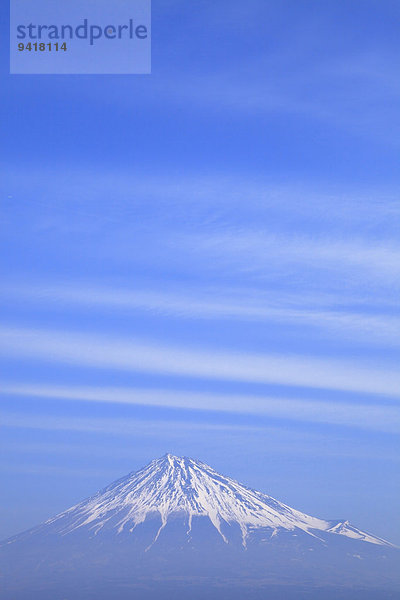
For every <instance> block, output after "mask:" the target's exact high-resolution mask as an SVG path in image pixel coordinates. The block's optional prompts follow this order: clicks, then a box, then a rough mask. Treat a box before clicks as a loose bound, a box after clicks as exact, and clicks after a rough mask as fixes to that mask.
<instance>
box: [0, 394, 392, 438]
mask: <svg viewBox="0 0 400 600" xmlns="http://www.w3.org/2000/svg"><path fill="white" fill-rule="evenodd" d="M0 393H2V394H4V395H11V396H24V397H27V398H50V399H53V400H73V401H83V402H105V403H109V404H130V405H149V406H153V407H169V408H182V409H197V410H205V411H212V412H214V411H223V412H227V413H241V414H250V415H262V416H269V417H275V418H284V419H289V420H292V421H302V422H311V423H328V424H334V425H344V426H349V427H356V428H361V429H371V430H376V431H385V432H388V433H400V407H399V406H392V405H389V406H387V405H380V404H371V403H369V404H366V403H359V404H354V403H349V402H346V403H343V402H332V401H323V400H307V399H304V398H284V397H283V398H281V397H279V398H278V397H270V396H255V395H249V394H247V395H237V394H215V393H199V392H193V391H182V390H170V389H168V390H167V389H136V388H120V387H114V388H109V387H101V388H99V387H93V386H92V387H89V386H86V387H85V386H75V387H74V386H51V385H43V384H29V383H28V384H16V383H8V384H7V383H5V384H1V385H0Z"/></svg>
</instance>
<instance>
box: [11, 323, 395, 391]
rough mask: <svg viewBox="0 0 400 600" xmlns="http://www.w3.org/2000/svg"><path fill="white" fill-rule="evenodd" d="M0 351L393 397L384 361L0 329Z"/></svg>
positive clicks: (121, 367)
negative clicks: (227, 349)
mask: <svg viewBox="0 0 400 600" xmlns="http://www.w3.org/2000/svg"><path fill="white" fill-rule="evenodd" d="M0 334H1V341H0V353H1V354H2V355H3V356H8V357H14V358H24V357H26V358H34V359H36V360H41V361H45V362H49V363H52V362H56V363H65V364H71V365H78V366H86V367H92V368H107V369H117V370H123V371H138V372H145V373H159V374H164V375H174V376H181V377H195V378H205V379H211V380H224V381H243V382H253V383H275V384H282V385H291V386H305V387H311V388H326V389H332V390H346V391H353V392H366V393H371V394H374V393H375V394H383V395H387V396H393V397H398V396H399V390H400V373H399V371H398V369H395V368H394V367H393V368H391V367H390V366H389V365H386V366H385V367H383V366H374V364H371V362H369V363H364V364H363V363H362V362H360V361H358V362H355V361H350V360H346V361H345V360H338V359H331V358H316V357H313V356H303V355H278V354H250V353H248V354H242V353H238V352H232V351H231V352H229V351H226V352H223V351H220V352H218V351H215V350H204V349H203V350H198V349H194V348H190V347H182V346H172V345H171V346H162V345H159V344H157V343H154V342H153V343H151V342H144V341H142V340H132V339H120V338H111V337H106V336H103V337H102V336H96V335H89V334H85V335H83V334H74V333H71V332H62V331H59V332H57V331H46V330H40V329H17V328H7V327H2V328H1V329H0Z"/></svg>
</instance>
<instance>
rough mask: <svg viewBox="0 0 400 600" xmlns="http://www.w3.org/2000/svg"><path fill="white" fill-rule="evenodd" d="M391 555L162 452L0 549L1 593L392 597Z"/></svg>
mask: <svg viewBox="0 0 400 600" xmlns="http://www.w3.org/2000/svg"><path fill="white" fill-rule="evenodd" d="M399 554H400V552H399V550H398V549H397V548H395V547H394V546H392V545H391V544H390V543H389V542H386V541H385V540H383V539H381V538H379V537H376V536H374V535H372V534H369V533H366V532H364V531H361V530H359V529H357V528H356V527H354V526H352V525H350V524H349V523H348V521H340V520H339V521H338V520H336V521H328V520H324V519H320V518H317V517H312V516H309V515H307V514H305V513H302V512H300V511H298V510H295V509H292V508H290V507H289V506H287V505H285V504H283V503H281V502H279V501H277V500H275V499H274V498H271V497H270V496H267V495H266V494H263V493H261V492H257V491H254V490H252V489H249V488H247V487H245V486H243V485H241V484H240V483H238V482H237V481H235V480H233V479H231V478H229V477H224V476H222V475H220V474H219V473H217V472H216V471H215V470H214V469H212V468H211V467H209V466H208V465H206V464H204V463H202V462H200V461H197V460H193V459H190V458H186V457H185V458H181V457H177V456H173V455H171V454H166V455H165V456H163V457H161V458H159V459H156V460H153V461H152V462H151V463H150V464H149V465H147V466H146V467H144V468H143V469H141V470H139V471H137V472H133V473H130V474H129V475H127V476H126V477H123V478H122V479H119V480H118V481H116V482H114V483H112V484H111V485H109V486H108V487H106V488H104V489H103V490H101V491H99V492H98V493H97V494H95V495H94V496H92V497H91V498H89V499H87V500H84V501H83V502H81V503H80V504H78V505H76V506H73V507H72V508H70V509H68V510H66V511H65V512H63V513H61V514H59V515H57V516H55V517H54V518H52V519H49V520H48V521H46V522H45V523H43V524H42V525H39V526H38V527H36V528H34V529H31V530H29V531H27V532H25V533H22V534H19V535H17V536H15V537H13V538H11V539H9V540H6V541H5V542H3V543H2V544H1V546H0V560H1V562H0V569H1V571H0V574H1V578H2V580H3V583H4V586H3V589H4V590H5V591H4V593H3V595H1V596H0V597H1V598H7V599H11V598H13V599H15V600H17V599H19V598H21V599H25V598H28V597H29V598H32V599H36V598H38V599H39V598H40V599H45V598H46V599H47V598H52V599H54V600H57V599H58V598H60V599H64V598H69V597H74V598H82V599H83V598H85V599H89V598H92V597H93V598H98V599H100V598H101V599H103V598H104V599H105V598H117V599H120V598H121V599H124V600H125V599H127V598H138V599H139V600H140V599H141V598H152V599H153V598H154V599H155V598H157V599H164V598H172V597H176V596H178V597H180V598H197V597H198V598H204V599H205V600H207V598H225V597H227V598H228V597H229V598H231V599H233V598H239V597H241V598H242V597H246V598H252V599H253V598H254V599H255V598H257V599H258V598H260V599H261V598H269V599H270V600H275V598H276V599H278V598H292V597H293V598H303V597H304V598H310V599H311V598H312V599H313V600H314V599H319V598H321V599H322V598H324V599H325V598H331V597H332V598H352V599H356V598H357V599H358V598H360V599H361V598H365V599H367V598H368V599H371V600H372V599H381V598H382V599H383V598H385V599H386V598H394V597H395V594H396V590H397V591H398V590H399V589H400V586H399V578H398V577H397V575H396V572H397V571H398V568H396V567H398V566H399Z"/></svg>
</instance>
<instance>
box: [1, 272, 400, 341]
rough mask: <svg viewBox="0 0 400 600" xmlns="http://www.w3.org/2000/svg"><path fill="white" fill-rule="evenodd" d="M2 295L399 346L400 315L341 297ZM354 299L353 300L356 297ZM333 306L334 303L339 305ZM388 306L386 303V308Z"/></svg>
mask: <svg viewBox="0 0 400 600" xmlns="http://www.w3.org/2000/svg"><path fill="white" fill-rule="evenodd" d="M3 298H4V299H6V298H8V299H11V300H12V301H16V300H21V299H22V300H23V301H26V300H29V302H30V303H32V302H35V301H36V302H38V303H40V305H41V306H48V307H53V308H54V307H57V306H58V307H60V306H63V307H64V306H67V307H69V308H73V309H84V310H85V309H89V308H90V309H94V308H98V309H116V310H125V311H126V310H128V311H145V312H150V313H154V314H160V315H165V316H170V315H172V316H177V317H183V318H195V319H213V320H220V319H222V320H224V319H228V320H238V321H259V322H266V323H270V322H277V323H293V324H295V325H298V326H303V327H307V328H309V327H312V328H314V329H317V330H318V331H319V332H320V334H322V335H324V334H325V335H326V334H327V333H328V334H329V333H332V332H333V333H335V334H336V335H339V336H341V337H344V338H351V339H353V340H354V339H355V338H356V339H363V340H364V341H367V342H368V344H369V345H371V344H373V343H386V344H390V345H395V346H398V345H399V344H400V318H399V317H396V316H394V315H391V314H387V313H386V314H385V312H379V310H376V312H375V314H368V313H366V312H363V311H362V310H360V307H359V310H358V311H355V310H354V309H353V310H350V309H349V308H347V307H341V309H340V310H338V306H339V305H340V299H339V298H337V297H329V296H328V295H321V294H314V295H313V296H312V297H310V296H309V297H307V296H305V295H304V294H298V295H294V294H284V293H280V294H279V293H277V292H275V293H274V292H272V291H271V292H270V293H266V292H263V291H261V290H259V289H257V288H255V289H238V288H236V289H235V288H229V287H227V288H215V287H213V288H206V289H201V288H200V289H197V290H196V292H195V293H194V292H190V291H187V290H183V289H180V290H179V289H178V290H175V291H171V292H168V291H167V290H162V291H158V290H152V291H149V290H143V289H131V290H129V289H123V288H119V289H118V288H116V287H113V288H104V287H85V286H84V285H80V286H77V285H76V284H75V285H71V284H68V285H65V284H64V285H63V284H59V285H54V284H53V285H48V284H42V285H40V286H35V285H31V286H27V285H26V284H24V285H4V286H3ZM341 300H342V302H343V304H345V303H346V301H347V302H349V301H350V299H349V298H346V296H345V295H344V296H343V298H342V299H341ZM351 300H353V301H354V297H353V298H351ZM329 304H331V305H333V304H334V305H335V307H336V309H335V308H333V306H329ZM385 308H386V309H387V306H384V307H381V309H385ZM378 309H379V305H378Z"/></svg>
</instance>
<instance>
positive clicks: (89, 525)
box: [45, 454, 387, 546]
mask: <svg viewBox="0 0 400 600" xmlns="http://www.w3.org/2000/svg"><path fill="white" fill-rule="evenodd" d="M179 515H180V516H183V517H184V518H185V520H186V521H187V526H188V534H189V533H190V531H191V528H192V521H193V518H194V517H196V518H197V517H204V518H208V519H209V520H210V522H211V523H212V525H213V526H214V527H215V529H216V530H217V531H218V533H219V534H220V536H221V537H222V538H223V540H224V541H225V542H227V543H228V540H227V538H226V535H225V533H224V531H223V529H224V527H223V526H226V525H232V524H237V525H238V526H239V528H240V530H241V533H242V541H243V545H244V546H246V539H247V537H248V535H249V533H250V532H251V531H254V530H256V529H260V528H270V529H271V530H272V533H271V535H274V534H276V532H278V531H280V530H288V531H294V530H296V529H297V530H302V531H304V532H306V533H308V534H310V535H312V536H317V537H318V532H322V531H323V532H329V533H332V534H336V535H341V536H346V537H350V538H353V539H359V540H363V541H366V542H370V543H373V544H380V545H386V544H387V542H385V541H384V540H381V539H379V538H376V537H374V536H372V535H369V534H367V533H364V532H362V531H360V530H358V529H356V528H355V527H352V526H351V525H350V524H349V523H348V522H347V521H345V522H338V521H336V522H333V521H325V520H323V519H319V518H316V517H312V516H310V515H307V514H305V513H302V512H300V511H297V510H295V509H293V508H290V507H289V506H287V505H286V504H283V503H281V502H279V501H277V500H275V499H274V498H272V497H270V496H268V495H266V494H263V493H261V492H257V491H255V490H252V489H250V488H247V487H245V486H243V485H241V484H240V483H238V482H237V481H235V480H234V479H231V478H230V477H225V476H223V475H220V474H219V473H218V472H217V471H215V470H214V469H213V468H211V467H210V466H208V465H207V464H205V463H203V462H201V461H198V460H194V459H191V458H187V457H179V456H174V455H172V454H165V455H164V456H162V457H161V458H158V459H155V460H153V461H152V462H150V463H149V464H148V465H147V466H145V467H144V468H142V469H140V470H139V471H136V472H132V473H130V474H128V475H127V476H126V477H123V478H121V479H119V480H118V481H116V482H114V483H112V484H111V485H109V486H108V487H106V488H105V489H103V490H101V491H99V492H98V493H97V494H96V495H94V496H92V497H91V498H89V499H87V500H85V501H83V502H81V503H80V504H78V505H76V506H74V507H72V508H71V509H69V510H68V511H65V512H64V513H61V514H60V515H57V516H56V517H54V518H53V519H50V520H49V521H47V523H46V524H45V525H49V524H52V525H53V529H54V526H56V528H57V530H58V531H59V533H61V534H63V535H65V534H69V533H71V532H73V531H76V530H78V529H82V528H84V529H88V530H90V532H91V533H92V534H93V535H97V534H98V533H99V532H101V531H102V530H110V529H112V530H114V531H115V532H116V533H117V534H121V533H123V532H125V533H133V532H134V530H135V528H136V527H137V526H138V525H139V524H141V523H143V522H144V521H146V519H148V518H151V517H154V516H158V517H159V518H161V525H160V527H159V529H158V532H157V534H156V536H155V539H154V541H153V544H154V543H155V542H156V541H157V539H158V537H159V535H160V533H161V531H162V529H163V528H164V527H165V526H166V524H167V522H168V521H169V519H170V518H173V517H174V516H179Z"/></svg>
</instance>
